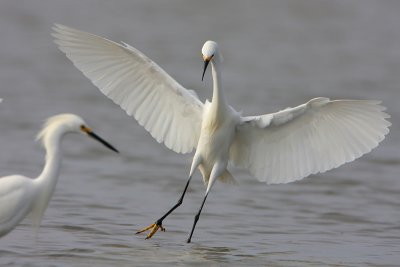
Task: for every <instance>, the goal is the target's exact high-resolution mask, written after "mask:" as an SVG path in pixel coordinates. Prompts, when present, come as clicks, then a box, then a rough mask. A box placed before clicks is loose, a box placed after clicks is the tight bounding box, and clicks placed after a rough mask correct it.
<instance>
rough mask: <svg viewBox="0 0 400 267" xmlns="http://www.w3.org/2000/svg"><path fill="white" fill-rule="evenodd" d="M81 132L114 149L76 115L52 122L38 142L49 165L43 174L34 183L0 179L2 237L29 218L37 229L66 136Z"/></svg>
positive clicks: (24, 179)
mask: <svg viewBox="0 0 400 267" xmlns="http://www.w3.org/2000/svg"><path fill="white" fill-rule="evenodd" d="M70 132H72V133H74V132H80V133H85V134H87V135H88V136H90V137H92V138H94V139H95V140H97V141H99V142H100V143H102V144H103V145H105V146H106V147H108V148H109V149H111V150H113V151H115V152H118V151H117V150H116V149H115V148H114V147H113V146H111V145H110V144H109V143H107V142H106V141H104V140H103V139H102V138H100V137H99V136H98V135H96V134H95V133H94V132H93V131H92V130H91V129H90V128H89V127H87V126H86V124H85V122H84V121H83V119H82V118H80V117H78V116H77V115H74V114H60V115H56V116H53V117H51V118H49V119H48V120H47V122H46V124H45V125H44V127H43V129H42V131H41V132H40V133H39V135H38V137H37V138H38V139H40V140H41V141H42V142H43V145H44V148H45V149H46V163H45V165H44V168H43V171H42V173H41V174H40V175H39V176H38V177H37V178H36V179H31V178H29V177H25V176H22V175H10V176H5V177H1V178H0V203H2V204H1V206H0V237H1V236H4V235H6V234H7V233H9V232H10V231H11V230H12V229H14V227H16V226H17V225H18V223H19V222H20V221H22V219H24V218H25V216H27V215H29V214H30V215H32V223H33V225H34V226H35V228H36V229H37V228H38V227H39V225H40V222H41V220H42V217H43V214H44V211H45V210H46V208H47V205H48V203H49V201H50V198H51V196H52V195H53V191H54V188H55V186H56V183H57V179H58V176H59V172H60V165H61V151H60V145H61V139H62V137H63V136H64V135H65V134H66V133H70Z"/></svg>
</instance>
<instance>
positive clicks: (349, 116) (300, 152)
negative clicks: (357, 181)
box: [230, 98, 391, 184]
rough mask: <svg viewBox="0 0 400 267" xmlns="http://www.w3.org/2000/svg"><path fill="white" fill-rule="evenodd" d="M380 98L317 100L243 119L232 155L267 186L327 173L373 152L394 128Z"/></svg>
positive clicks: (236, 163)
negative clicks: (372, 99)
mask: <svg viewBox="0 0 400 267" xmlns="http://www.w3.org/2000/svg"><path fill="white" fill-rule="evenodd" d="M384 110H385V107H383V106H381V105H380V102H378V101H367V100H335V101H330V100H329V99H328V98H315V99H312V100H310V101H309V102H307V103H306V104H303V105H300V106H298V107H295V108H289V109H285V110H283V111H279V112H277V113H272V114H265V115H261V116H252V117H243V118H242V123H241V124H240V125H238V126H237V135H236V137H235V140H234V142H233V144H232V146H231V151H230V159H231V161H232V162H233V163H234V164H235V165H237V166H240V167H244V168H247V169H249V170H250V172H251V173H252V174H253V175H254V176H255V177H257V178H258V179H259V180H260V181H264V182H266V183H268V184H274V183H288V182H292V181H296V180H299V179H302V178H304V177H306V176H308V175H310V174H315V173H318V172H324V171H327V170H329V169H332V168H335V167H338V166H340V165H342V164H344V163H346V162H349V161H352V160H354V159H356V158H358V157H360V156H362V155H363V154H365V153H368V152H369V151H371V150H372V149H373V148H374V147H376V146H377V145H378V144H379V142H381V141H382V140H383V139H384V137H385V135H386V134H387V133H388V132H389V129H388V127H389V126H390V125H391V123H390V122H389V121H387V120H386V119H387V118H389V117H390V116H389V115H388V114H386V113H385V112H384Z"/></svg>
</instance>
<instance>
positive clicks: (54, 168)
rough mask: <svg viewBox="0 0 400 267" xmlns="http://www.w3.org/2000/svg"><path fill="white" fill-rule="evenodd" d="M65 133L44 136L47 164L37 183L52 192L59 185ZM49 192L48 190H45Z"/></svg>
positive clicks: (52, 133) (58, 132) (56, 132)
mask: <svg viewBox="0 0 400 267" xmlns="http://www.w3.org/2000/svg"><path fill="white" fill-rule="evenodd" d="M63 135H64V133H63V132H62V131H60V130H58V131H57V130H56V131H54V132H51V133H48V134H47V135H46V136H44V138H43V139H44V140H43V144H44V148H45V149H46V162H45V165H44V168H43V171H42V173H41V174H40V175H39V177H38V178H36V182H37V183H40V184H42V185H41V188H47V189H50V188H51V190H48V191H52V190H53V189H54V187H55V185H56V183H57V179H58V176H59V174H60V166H61V151H60V145H61V138H62V136H63ZM45 191H47V190H45Z"/></svg>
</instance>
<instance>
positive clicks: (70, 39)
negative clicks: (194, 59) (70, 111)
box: [53, 24, 203, 153]
mask: <svg viewBox="0 0 400 267" xmlns="http://www.w3.org/2000/svg"><path fill="white" fill-rule="evenodd" d="M53 29H54V31H55V32H54V33H53V36H54V37H55V43H56V44H57V45H58V46H59V48H60V50H61V51H63V52H64V53H65V54H66V56H67V57H68V58H69V59H70V60H71V61H72V62H73V63H74V65H75V66H76V67H77V68H78V69H79V70H80V71H82V72H83V74H84V75H85V76H86V77H88V78H89V79H90V80H91V81H92V82H93V84H95V85H96V86H97V87H98V88H99V89H100V91H101V92H102V93H103V94H105V95H106V96H107V97H108V98H110V99H112V100H113V101H114V102H115V103H116V104H118V105H120V107H121V108H122V109H123V110H125V111H126V113H127V114H128V115H130V116H133V117H134V118H135V119H136V120H137V121H138V122H139V123H140V125H142V126H144V127H145V128H146V130H148V131H149V132H150V134H151V135H152V136H153V137H154V138H155V139H156V140H157V141H158V142H164V144H165V145H166V146H167V147H168V148H170V149H172V150H174V151H176V152H179V153H187V152H190V151H192V150H193V148H195V147H196V145H197V142H198V139H199V136H200V128H201V119H202V112H203V103H202V102H201V101H200V100H199V99H198V97H197V96H196V95H195V94H193V93H192V92H190V91H189V90H187V89H185V88H184V87H182V86H181V85H180V84H179V83H177V82H176V81H175V80H174V79H173V78H172V77H171V76H169V75H168V74H167V73H166V72H165V71H164V70H163V69H161V68H160V67H159V66H158V65H157V64H156V63H154V62H153V61H152V60H150V59H149V58H148V57H146V56H145V55H144V54H142V53H141V52H140V51H138V50H137V49H135V48H133V47H132V46H130V45H128V44H125V43H122V44H118V43H115V42H113V41H110V40H107V39H105V38H102V37H100V36H96V35H93V34H90V33H86V32H82V31H79V30H75V29H72V28H69V27H66V26H63V25H57V24H56V25H55V26H54V28H53Z"/></svg>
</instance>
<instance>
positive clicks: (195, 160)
mask: <svg viewBox="0 0 400 267" xmlns="http://www.w3.org/2000/svg"><path fill="white" fill-rule="evenodd" d="M200 163H201V157H200V156H196V155H195V156H194V158H193V162H192V166H191V168H190V174H189V179H188V180H187V182H186V185H185V189H184V190H183V192H182V195H181V197H180V198H179V200H178V202H177V203H176V204H175V205H174V206H173V207H172V208H171V209H170V210H169V211H167V213H165V214H164V215H163V216H162V217H161V218H159V219H158V220H157V221H156V222H155V223H153V224H151V225H149V226H148V227H145V228H143V229H142V230H140V231H138V232H136V234H140V233H143V232H145V231H147V230H151V231H150V233H149V234H148V235H147V236H146V239H149V238H151V237H152V236H153V235H154V234H155V233H156V232H157V231H158V229H161V231H163V232H165V228H164V227H163V226H162V222H163V220H164V219H165V218H166V217H167V216H168V215H170V214H171V213H172V212H173V211H174V210H175V209H177V208H178V207H179V206H180V205H181V204H182V203H183V198H184V197H185V194H186V190H187V188H188V187H189V183H190V180H191V179H192V176H193V172H194V170H195V169H196V168H197V167H198V166H199V165H200Z"/></svg>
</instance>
